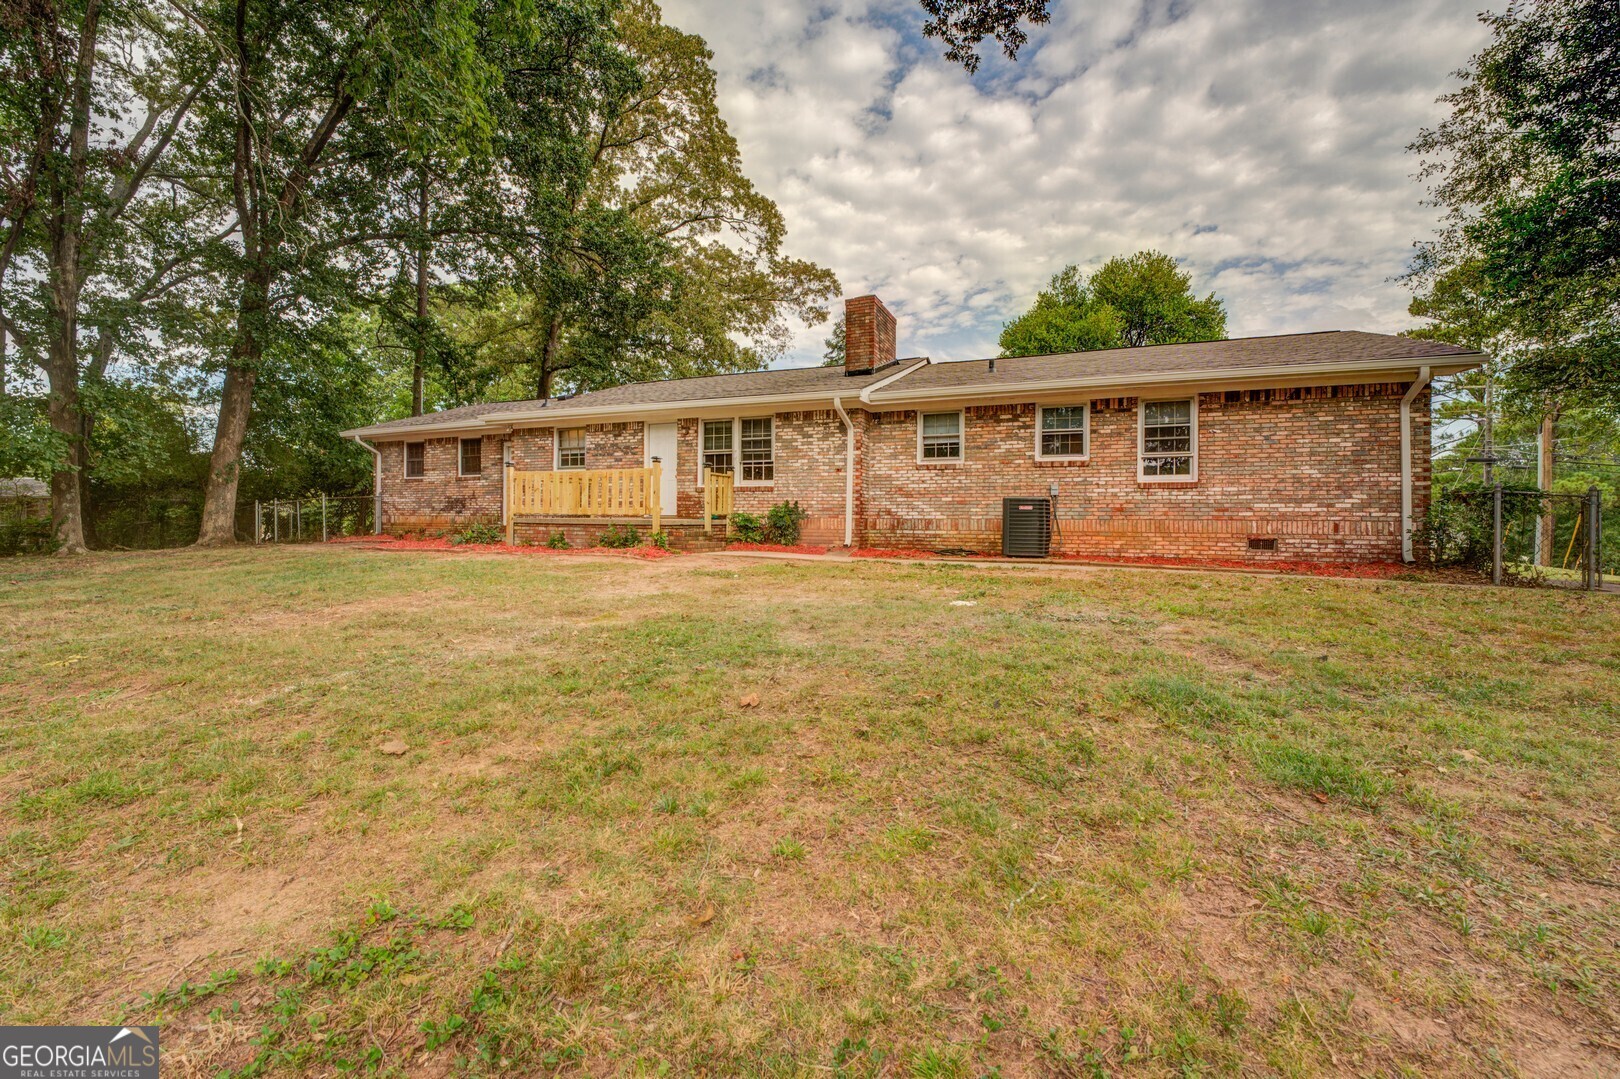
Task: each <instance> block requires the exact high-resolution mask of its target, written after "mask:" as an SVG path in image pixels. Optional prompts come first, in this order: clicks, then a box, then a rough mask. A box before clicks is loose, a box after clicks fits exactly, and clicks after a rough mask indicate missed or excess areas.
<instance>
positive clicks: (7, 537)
mask: <svg viewBox="0 0 1620 1079" xmlns="http://www.w3.org/2000/svg"><path fill="white" fill-rule="evenodd" d="M57 546H58V544H57V542H56V532H55V530H54V529H52V528H51V521H50V518H48V517H25V518H23V519H22V520H20V521H0V557H7V556H10V555H18V554H50V553H51V552H53V551H55V550H56V548H57Z"/></svg>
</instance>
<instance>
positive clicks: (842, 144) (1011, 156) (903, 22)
mask: <svg viewBox="0 0 1620 1079" xmlns="http://www.w3.org/2000/svg"><path fill="white" fill-rule="evenodd" d="M1052 8H1053V19H1052V22H1051V24H1049V25H1048V26H1045V27H1035V28H1033V29H1032V30H1031V34H1030V44H1029V46H1028V47H1026V49H1025V52H1024V55H1023V57H1022V58H1021V60H1020V61H1019V62H1018V63H1016V64H1008V63H1005V62H1003V61H1001V60H1000V59H999V58H998V57H989V56H987V60H986V63H985V66H984V69H983V70H982V71H981V73H980V75H979V76H978V77H977V78H972V79H970V78H969V77H968V76H967V75H965V74H964V73H963V72H961V71H960V70H959V69H957V68H954V67H951V66H949V65H947V64H946V63H945V62H944V61H943V60H941V59H940V58H939V55H938V53H939V49H938V46H937V44H936V43H934V42H928V41H925V40H923V39H922V38H921V36H920V33H919V28H920V26H921V24H922V20H923V15H922V12H921V9H920V8H919V7H918V6H917V5H916V4H915V3H914V0H872V2H862V0H832V2H829V3H822V4H814V5H809V4H804V5H801V4H795V3H792V2H790V0H728V2H726V3H723V4H719V3H713V2H703V0H665V3H664V9H665V18H666V19H667V20H668V21H669V22H670V23H672V24H673V25H676V26H679V27H681V28H682V29H684V30H687V31H689V32H692V33H697V34H700V35H702V36H703V37H705V38H706V39H707V40H708V41H709V44H710V46H711V48H712V49H713V50H714V52H715V67H716V69H717V70H718V72H719V75H720V94H721V111H722V114H723V115H724V116H725V117H726V118H727V120H728V122H729V123H730V125H731V128H732V131H733V133H734V134H735V135H736V136H737V139H738V141H739V143H740V144H741V146H742V151H743V162H744V167H745V168H746V169H747V171H748V173H749V175H750V176H751V177H752V178H753V180H754V181H755V183H756V184H757V186H758V187H759V188H760V190H762V191H763V192H765V193H766V194H767V195H769V196H770V197H772V198H774V199H775V200H776V201H777V204H778V205H779V206H780V207H781V208H782V211H783V213H784V215H785V216H786V218H787V222H788V246H789V249H790V251H791V253H792V254H794V255H798V256H800V257H804V258H809V259H813V260H815V261H816V262H819V263H821V264H823V265H825V266H827V267H829V268H831V269H832V270H833V271H834V272H836V273H837V274H838V276H839V278H840V280H841V281H842V282H843V284H844V288H845V291H846V294H849V295H855V294H857V293H860V292H865V291H875V292H877V293H878V294H879V295H881V296H882V297H883V298H884V300H885V302H886V303H888V304H889V305H890V307H891V308H893V309H894V310H895V312H896V315H897V316H898V318H899V320H900V338H901V340H900V347H901V349H902V351H903V352H905V353H907V354H930V355H932V356H934V357H935V358H936V359H962V358H966V357H970V356H982V355H990V354H993V353H994V351H995V338H996V335H997V333H998V332H999V330H1000V325H1001V323H1002V321H1004V320H1005V319H1007V318H1010V317H1012V316H1013V315H1015V314H1017V313H1018V312H1019V311H1020V310H1022V309H1023V307H1024V306H1026V305H1027V304H1028V303H1029V301H1030V299H1031V298H1032V297H1033V296H1034V293H1035V291H1036V290H1037V289H1038V288H1040V286H1041V285H1042V284H1043V283H1044V282H1045V280H1046V278H1047V277H1049V276H1050V275H1051V274H1052V273H1054V272H1056V271H1057V270H1058V269H1060V268H1061V267H1062V266H1063V264H1064V263H1066V262H1078V263H1081V264H1083V265H1085V264H1089V265H1093V266H1094V265H1096V264H1098V263H1100V262H1101V261H1102V260H1104V259H1106V258H1108V257H1110V256H1112V255H1116V254H1126V253H1129V252H1132V251H1137V250H1141V249H1144V248H1158V249H1160V250H1163V251H1167V252H1169V253H1170V254H1172V255H1175V256H1176V257H1178V258H1180V259H1182V260H1183V261H1184V264H1185V265H1186V266H1187V268H1188V269H1190V270H1191V271H1192V274H1193V281H1194V287H1195V288H1197V289H1199V290H1200V291H1214V292H1216V293H1218V294H1219V295H1220V296H1222V297H1223V298H1224V299H1225V300H1226V303H1227V308H1228V311H1229V312H1230V318H1229V329H1230V331H1231V333H1232V334H1233V335H1234V336H1237V335H1244V334H1260V333H1284V332H1291V331H1298V330H1314V329H1335V328H1341V329H1368V330H1379V331H1384V332H1394V331H1396V330H1400V329H1402V328H1404V327H1406V326H1407V325H1408V324H1409V320H1408V318H1407V316H1406V314H1405V309H1406V303H1407V299H1408V297H1407V293H1406V290H1405V288H1404V287H1403V286H1402V285H1400V284H1399V283H1398V282H1396V281H1393V280H1391V279H1392V278H1393V277H1395V276H1396V275H1397V274H1399V273H1400V272H1401V271H1402V269H1403V268H1404V265H1405V262H1406V259H1407V257H1408V256H1409V255H1410V253H1411V245H1412V242H1413V241H1414V240H1417V239H1420V238H1424V237H1426V236H1428V235H1429V234H1430V233H1431V232H1432V230H1433V227H1434V224H1435V217H1434V211H1433V210H1432V209H1431V208H1428V207H1424V206H1423V205H1421V202H1420V199H1421V197H1422V192H1421V190H1420V188H1419V187H1418V185H1417V184H1416V183H1415V182H1414V181H1413V180H1412V178H1411V174H1412V172H1413V171H1414V169H1415V167H1416V161H1415V160H1413V159H1412V158H1411V157H1410V155H1408V154H1406V153H1405V152H1404V147H1405V145H1406V144H1407V143H1408V142H1409V141H1410V140H1411V139H1412V138H1413V136H1414V135H1415V134H1416V133H1417V131H1418V129H1419V128H1420V127H1423V126H1425V125H1428V124H1432V123H1434V122H1435V121H1436V120H1438V119H1439V118H1440V116H1441V107H1440V106H1439V105H1437V104H1436V103H1435V98H1436V97H1437V96H1438V95H1439V94H1441V93H1443V92H1444V91H1445V90H1446V89H1448V88H1449V87H1450V86H1451V85H1452V79H1451V73H1452V72H1453V71H1455V70H1456V69H1457V68H1458V67H1460V66H1462V64H1463V63H1464V62H1465V61H1466V60H1467V58H1468V56H1469V55H1470V54H1471V53H1472V52H1474V51H1476V50H1477V49H1478V48H1479V46H1480V45H1481V44H1482V43H1483V41H1484V38H1485V33H1484V30H1483V29H1482V28H1481V27H1480V25H1479V24H1478V22H1477V21H1476V18H1475V11H1476V10H1477V7H1476V5H1475V4H1473V3H1472V2H1471V0H1417V2H1403V0H1372V2H1362V3H1357V4H1353V5H1351V4H1344V3H1342V2H1341V3H1328V2H1301V0H1228V2H1222V3H1214V2H1204V3H1189V2H1187V0H1167V2H1160V0H1144V2H1142V3H1140V4H1138V5H1137V6H1135V7H1131V6H1128V5H1121V4H1104V3H1100V2H1098V0H1069V2H1062V3H1058V2H1055V3H1053V5H1052ZM825 334H826V327H825V326H820V327H806V328H803V329H802V330H801V332H799V333H798V334H797V336H796V338H795V348H794V352H793V354H792V355H791V356H790V358H789V360H788V362H789V363H790V364H792V365H795V366H797V365H802V364H807V363H812V362H815V361H816V360H818V359H819V356H820V353H821V338H822V337H823V336H825Z"/></svg>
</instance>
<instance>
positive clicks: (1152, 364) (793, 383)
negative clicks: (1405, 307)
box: [343, 330, 1484, 438]
mask: <svg viewBox="0 0 1620 1079" xmlns="http://www.w3.org/2000/svg"><path fill="white" fill-rule="evenodd" d="M1483 359H1484V357H1483V356H1482V355H1481V354H1480V353H1479V352H1475V351H1473V350H1471V349H1465V348H1459V347H1457V346H1455V345H1447V344H1441V343H1439V342H1436V341H1424V340H1420V339H1418V338H1413V337H1400V336H1396V335H1393V334H1381V333H1365V332H1362V331H1359V330H1329V331H1324V332H1321V333H1296V334H1281V335H1278V336H1274V337H1242V338H1236V339H1232V340H1226V341H1200V342H1195V343H1189V344H1181V345H1148V346H1144V347H1141V348H1110V349H1095V350H1092V351H1088V352H1066V353H1061V354H1058V355H1052V356H1019V357H1002V358H998V359H995V360H960V361H955V362H950V363H931V362H929V361H928V360H926V359H922V358H917V359H909V360H900V361H898V362H896V363H893V364H889V365H887V366H885V367H883V368H880V369H879V370H877V371H875V372H873V373H872V374H869V375H859V376H850V375H846V374H845V373H844V369H843V368H841V367H809V368H790V369H785V370H776V371H750V372H746V373H743V374H736V375H707V376H702V377H698V378H681V379H669V380H666V381H662V382H636V383H631V384H629V385H625V386H614V387H612V388H611V389H605V390H596V391H594V392H591V393H582V394H580V395H578V396H577V397H570V398H565V399H562V400H555V401H539V400H533V401H503V402H492V403H489V404H481V405H467V406H464V407H462V408H452V409H448V410H446V411H444V412H434V413H429V414H428V415H425V416H413V417H411V418H409V419H403V420H392V421H389V422H386V423H379V424H374V425H372V426H370V427H362V428H358V429H356V430H352V431H345V432H343V433H344V434H345V435H351V436H353V435H358V436H361V437H378V438H388V437H390V436H394V437H399V436H407V435H410V434H413V433H416V432H421V433H423V434H427V433H429V432H433V431H449V430H478V429H487V428H489V427H492V426H502V425H505V424H509V423H524V424H527V423H537V424H545V423H546V422H548V421H549V419H550V417H552V416H561V417H564V418H571V417H573V416H578V418H579V420H580V422H585V420H586V419H587V418H598V417H600V418H608V417H610V416H612V415H613V414H616V413H623V414H626V415H634V414H638V413H650V412H657V411H660V410H667V409H669V408H670V407H672V406H683V407H721V406H725V405H729V404H732V403H747V402H749V401H751V400H752V401H754V402H755V403H757V404H764V403H766V402H770V403H773V404H777V403H780V404H791V403H793V402H796V401H797V402H804V403H809V402H814V401H822V402H830V401H831V400H832V398H834V397H846V398H856V397H859V398H860V399H861V400H862V401H864V402H868V403H871V404H885V403H898V402H902V401H909V400H927V399H937V398H941V397H946V398H949V397H971V396H976V395H983V396H1004V395H1006V394H1009V393H1019V392H1024V391H1029V392H1034V391H1036V390H1040V391H1053V390H1061V389H1063V388H1065V387H1073V388H1076V389H1081V388H1085V387H1089V386H1111V387H1128V386H1131V385H1133V384H1144V385H1145V384H1175V383H1185V382H1211V381H1219V380H1222V379H1227V380H1231V381H1242V380H1245V379H1255V378H1262V379H1263V378H1278V377H1313V378H1321V377H1331V376H1333V375H1336V374H1339V373H1343V374H1344V375H1346V376H1356V375H1361V376H1368V375H1370V374H1372V373H1376V372H1384V373H1389V372H1393V371H1400V370H1403V369H1411V370H1415V369H1416V368H1417V367H1418V366H1420V365H1431V366H1434V367H1437V368H1443V369H1444V370H1443V371H1441V372H1439V373H1450V372H1452V371H1458V370H1465V369H1467V368H1470V367H1475V366H1477V365H1478V364H1479V363H1480V362H1481V361H1482V360H1483ZM992 364H993V365H994V370H991V366H992Z"/></svg>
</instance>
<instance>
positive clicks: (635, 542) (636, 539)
mask: <svg viewBox="0 0 1620 1079" xmlns="http://www.w3.org/2000/svg"><path fill="white" fill-rule="evenodd" d="M596 545H597V546H598V547H614V548H619V549H624V548H628V547H639V546H641V533H640V532H637V531H636V530H635V528H634V527H632V526H630V525H616V524H613V525H608V526H607V527H606V528H605V529H603V530H602V534H601V535H600V536H598V537H597V540H596Z"/></svg>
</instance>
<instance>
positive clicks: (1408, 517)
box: [1401, 366, 1429, 562]
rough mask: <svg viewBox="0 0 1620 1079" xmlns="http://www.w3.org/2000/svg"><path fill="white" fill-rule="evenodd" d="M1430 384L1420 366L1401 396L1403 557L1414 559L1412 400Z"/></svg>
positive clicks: (1426, 373) (1407, 560)
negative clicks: (1404, 393) (1415, 376)
mask: <svg viewBox="0 0 1620 1079" xmlns="http://www.w3.org/2000/svg"><path fill="white" fill-rule="evenodd" d="M1428 384H1429V368H1428V367H1427V366H1423V367H1419V368H1418V376H1417V381H1415V382H1413V383H1412V385H1411V386H1409V387H1407V390H1406V396H1404V397H1402V398H1401V559H1402V561H1405V562H1411V561H1413V554H1412V402H1413V401H1415V400H1417V395H1418V394H1420V393H1422V392H1423V390H1424V387H1426V386H1428Z"/></svg>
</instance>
